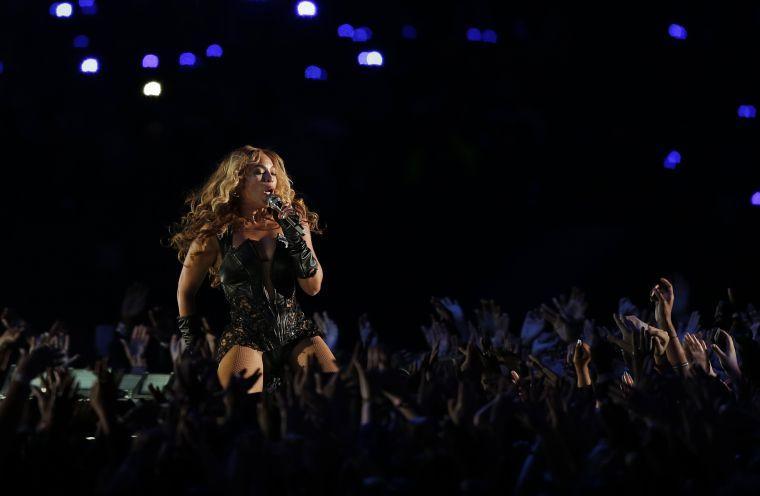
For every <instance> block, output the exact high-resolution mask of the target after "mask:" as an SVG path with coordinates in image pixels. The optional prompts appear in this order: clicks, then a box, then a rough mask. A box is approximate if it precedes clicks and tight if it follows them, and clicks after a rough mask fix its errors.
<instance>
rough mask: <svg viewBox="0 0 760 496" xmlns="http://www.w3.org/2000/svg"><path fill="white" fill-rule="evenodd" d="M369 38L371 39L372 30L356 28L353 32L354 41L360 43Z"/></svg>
mask: <svg viewBox="0 0 760 496" xmlns="http://www.w3.org/2000/svg"><path fill="white" fill-rule="evenodd" d="M370 38H372V30H371V29H370V28H367V27H361V28H356V29H355V30H354V36H353V40H354V41H359V42H362V41H367V40H369V39H370Z"/></svg>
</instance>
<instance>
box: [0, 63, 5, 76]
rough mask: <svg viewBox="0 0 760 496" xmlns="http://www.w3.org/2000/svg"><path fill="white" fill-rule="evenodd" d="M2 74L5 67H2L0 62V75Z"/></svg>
mask: <svg viewBox="0 0 760 496" xmlns="http://www.w3.org/2000/svg"><path fill="white" fill-rule="evenodd" d="M3 72H5V65H3V63H2V62H0V74H2V73H3Z"/></svg>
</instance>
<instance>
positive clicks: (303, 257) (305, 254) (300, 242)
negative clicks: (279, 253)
mask: <svg viewBox="0 0 760 496" xmlns="http://www.w3.org/2000/svg"><path fill="white" fill-rule="evenodd" d="M275 218H276V219H277V223H278V224H280V227H282V232H283V234H284V235H285V239H286V240H288V246H287V248H286V250H287V251H288V254H290V258H291V259H292V260H293V263H294V265H295V268H296V275H297V276H298V277H299V278H301V279H307V278H309V277H311V276H313V275H314V274H316V273H317V259H316V258H315V257H314V253H313V252H312V251H311V250H310V249H309V246H308V245H307V244H306V241H305V240H304V239H303V237H302V236H301V235H300V234H299V233H298V231H297V230H296V228H295V226H291V225H290V223H289V222H288V221H287V220H286V219H280V218H279V216H276V217H275ZM288 218H290V219H292V220H293V222H294V223H295V225H300V224H301V219H300V217H299V216H298V214H297V213H295V212H293V213H291V214H290V215H288Z"/></svg>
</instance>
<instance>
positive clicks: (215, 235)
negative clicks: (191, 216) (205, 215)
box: [193, 223, 224, 251]
mask: <svg viewBox="0 0 760 496" xmlns="http://www.w3.org/2000/svg"><path fill="white" fill-rule="evenodd" d="M211 227H212V226H211V224H210V223H207V224H204V225H203V227H201V229H200V231H199V233H198V236H196V238H195V240H194V241H193V243H194V244H195V245H196V249H198V250H200V251H207V250H209V249H211V250H216V249H218V248H219V238H220V237H221V236H222V235H223V234H224V230H223V229H216V230H214V229H211V230H209V228H211Z"/></svg>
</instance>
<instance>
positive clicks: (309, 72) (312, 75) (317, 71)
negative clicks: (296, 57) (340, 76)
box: [304, 65, 327, 80]
mask: <svg viewBox="0 0 760 496" xmlns="http://www.w3.org/2000/svg"><path fill="white" fill-rule="evenodd" d="M304 77H305V78H306V79H322V80H324V79H327V71H325V70H324V69H322V68H321V67H318V66H316V65H310V66H309V67H307V68H306V71H305V72H304Z"/></svg>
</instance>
